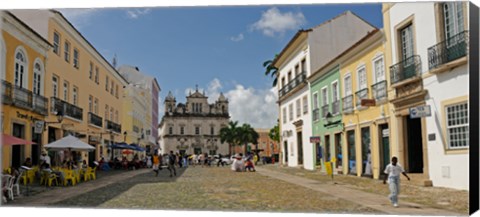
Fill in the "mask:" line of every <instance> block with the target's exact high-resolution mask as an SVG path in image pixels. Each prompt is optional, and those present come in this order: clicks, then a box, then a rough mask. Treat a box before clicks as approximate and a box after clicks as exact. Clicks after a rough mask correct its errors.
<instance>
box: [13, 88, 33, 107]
mask: <svg viewBox="0 0 480 217" xmlns="http://www.w3.org/2000/svg"><path fill="white" fill-rule="evenodd" d="M13 104H14V105H15V106H17V107H20V108H24V109H33V93H32V91H30V90H28V89H25V88H23V87H19V86H17V85H14V87H13Z"/></svg>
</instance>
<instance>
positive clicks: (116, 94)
mask: <svg viewBox="0 0 480 217" xmlns="http://www.w3.org/2000/svg"><path fill="white" fill-rule="evenodd" d="M115 97H117V99H118V84H117V85H116V86H115Z"/></svg>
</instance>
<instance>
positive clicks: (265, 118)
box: [58, 3, 383, 128]
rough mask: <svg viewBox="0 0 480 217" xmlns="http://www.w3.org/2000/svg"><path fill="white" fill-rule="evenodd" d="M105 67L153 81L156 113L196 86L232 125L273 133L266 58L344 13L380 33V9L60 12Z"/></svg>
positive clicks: (307, 6) (272, 93) (267, 7)
mask: <svg viewBox="0 0 480 217" xmlns="http://www.w3.org/2000/svg"><path fill="white" fill-rule="evenodd" d="M58 10H60V11H61V12H62V14H63V15H64V16H65V17H66V18H67V19H68V20H69V21H70V22H71V23H73V25H74V26H75V27H76V28H77V29H78V30H79V31H80V32H81V34H82V35H84V36H85V37H86V38H87V40H88V41H89V42H90V43H92V44H93V46H95V47H96V49H97V50H98V51H99V52H100V53H101V54H102V55H103V56H104V57H105V58H106V59H107V60H109V61H112V60H113V57H114V56H116V57H117V63H118V66H120V65H124V64H125V65H132V66H137V67H138V68H139V69H140V71H142V72H143V73H145V74H148V75H150V76H153V77H155V78H156V79H157V81H158V83H159V85H160V87H161V92H160V102H161V105H160V114H163V112H164V110H163V100H164V98H165V96H166V95H167V94H168V92H169V91H171V92H172V94H173V95H174V96H175V97H176V100H177V103H178V102H185V101H186V98H185V97H186V96H187V94H188V93H189V91H190V90H195V87H196V85H198V88H199V90H200V91H201V92H203V91H205V94H206V95H207V96H208V97H209V102H210V103H213V102H214V101H215V100H216V99H217V98H218V96H219V94H220V93H223V94H224V95H225V96H226V97H227V98H228V100H229V106H230V113H231V120H234V121H239V123H240V124H242V123H249V124H251V125H252V126H253V127H254V128H271V127H272V126H274V125H275V123H276V121H277V119H278V107H277V105H276V101H277V100H278V94H277V90H276V89H275V88H272V81H273V79H272V78H271V77H269V76H265V75H264V72H265V69H264V67H263V65H262V64H263V62H264V61H266V60H269V59H272V58H273V57H274V56H275V54H277V53H279V52H280V51H281V50H282V49H283V48H284V46H285V45H286V44H287V43H288V42H289V41H290V39H291V38H292V37H293V35H294V34H295V33H296V32H297V31H298V30H300V29H308V28H312V27H314V26H316V25H319V24H321V23H323V22H325V21H327V20H329V19H331V18H333V17H335V16H337V15H338V14H341V13H343V12H344V11H347V10H350V11H352V12H353V13H355V14H357V15H358V16H360V17H362V18H363V19H365V20H366V21H367V22H369V23H371V24H372V25H374V26H375V27H377V28H382V26H383V23H382V13H381V4H378V3H366V4H304V5H300V4H299V5H283V6H282V5H263V6H249V5H244V6H209V7H206V6H196V7H193V6H190V7H130V8H86V9H72V8H70V9H58Z"/></svg>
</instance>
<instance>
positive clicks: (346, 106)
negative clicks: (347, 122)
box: [342, 94, 353, 113]
mask: <svg viewBox="0 0 480 217" xmlns="http://www.w3.org/2000/svg"><path fill="white" fill-rule="evenodd" d="M342 101H343V113H350V112H352V111H353V95H351V94H350V95H348V96H346V97H343V99H342Z"/></svg>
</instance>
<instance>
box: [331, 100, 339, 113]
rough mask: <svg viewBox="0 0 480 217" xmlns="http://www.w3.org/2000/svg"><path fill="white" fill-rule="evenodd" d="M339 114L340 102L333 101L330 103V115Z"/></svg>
mask: <svg viewBox="0 0 480 217" xmlns="http://www.w3.org/2000/svg"><path fill="white" fill-rule="evenodd" d="M339 113H340V101H339V100H335V101H334V102H333V103H332V114H333V115H336V114H339Z"/></svg>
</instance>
